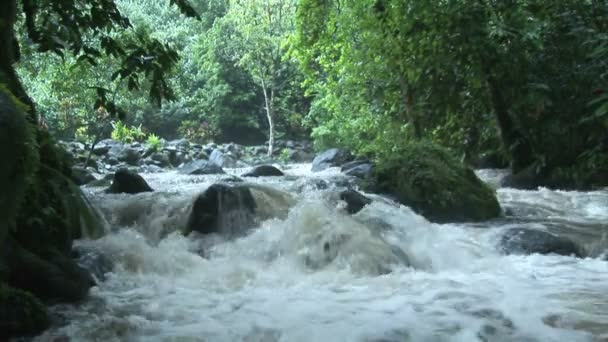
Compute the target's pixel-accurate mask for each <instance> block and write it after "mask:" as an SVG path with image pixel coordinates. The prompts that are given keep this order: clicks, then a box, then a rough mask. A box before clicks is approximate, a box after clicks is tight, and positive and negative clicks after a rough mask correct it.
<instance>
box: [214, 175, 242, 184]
mask: <svg viewBox="0 0 608 342" xmlns="http://www.w3.org/2000/svg"><path fill="white" fill-rule="evenodd" d="M220 182H222V183H243V182H244V180H243V179H242V178H239V177H237V176H233V175H228V176H226V177H222V178H221V179H220Z"/></svg>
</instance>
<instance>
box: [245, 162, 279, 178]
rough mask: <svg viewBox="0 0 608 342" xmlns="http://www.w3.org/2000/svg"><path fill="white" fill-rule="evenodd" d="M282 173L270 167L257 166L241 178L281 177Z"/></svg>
mask: <svg viewBox="0 0 608 342" xmlns="http://www.w3.org/2000/svg"><path fill="white" fill-rule="evenodd" d="M283 175H284V173H283V172H282V171H281V170H279V169H277V168H276V167H274V166H272V165H259V166H256V167H254V168H253V169H251V170H250V171H249V172H247V173H245V174H243V175H242V176H243V177H268V176H283Z"/></svg>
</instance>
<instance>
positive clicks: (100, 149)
mask: <svg viewBox="0 0 608 342" xmlns="http://www.w3.org/2000/svg"><path fill="white" fill-rule="evenodd" d="M109 151H110V146H108V145H106V144H99V143H98V144H97V145H95V147H94V148H93V154H95V155H98V156H102V155H104V154H106V153H108V152H109Z"/></svg>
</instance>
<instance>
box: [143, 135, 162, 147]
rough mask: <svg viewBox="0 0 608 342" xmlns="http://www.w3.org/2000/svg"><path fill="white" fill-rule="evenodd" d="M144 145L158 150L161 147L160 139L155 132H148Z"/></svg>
mask: <svg viewBox="0 0 608 342" xmlns="http://www.w3.org/2000/svg"><path fill="white" fill-rule="evenodd" d="M146 145H148V148H150V149H151V150H152V151H158V150H160V148H161V145H162V141H161V139H160V138H159V137H158V136H157V135H156V134H154V133H150V134H148V138H147V139H146Z"/></svg>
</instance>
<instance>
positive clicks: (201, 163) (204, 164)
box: [179, 160, 226, 175]
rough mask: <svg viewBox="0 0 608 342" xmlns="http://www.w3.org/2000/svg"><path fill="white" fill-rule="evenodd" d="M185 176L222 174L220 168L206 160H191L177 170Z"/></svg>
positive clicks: (222, 170) (222, 171)
mask: <svg viewBox="0 0 608 342" xmlns="http://www.w3.org/2000/svg"><path fill="white" fill-rule="evenodd" d="M179 172H180V173H183V174H185V175H217V174H224V173H226V172H224V169H222V167H221V166H219V165H217V164H215V163H212V162H210V161H208V160H193V161H191V162H189V163H186V164H185V165H184V166H182V167H181V168H180V169H179Z"/></svg>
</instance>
